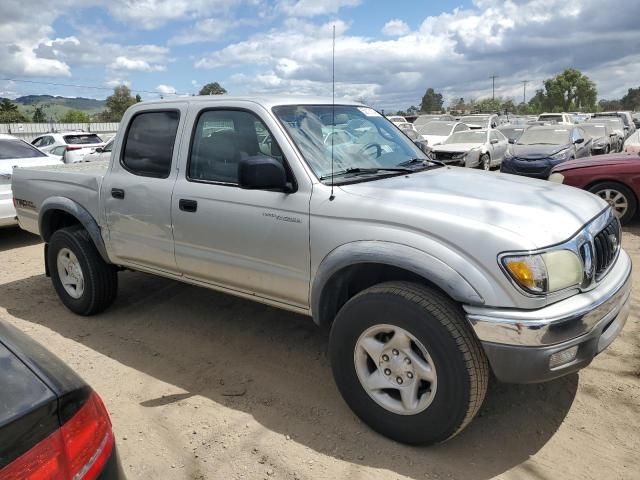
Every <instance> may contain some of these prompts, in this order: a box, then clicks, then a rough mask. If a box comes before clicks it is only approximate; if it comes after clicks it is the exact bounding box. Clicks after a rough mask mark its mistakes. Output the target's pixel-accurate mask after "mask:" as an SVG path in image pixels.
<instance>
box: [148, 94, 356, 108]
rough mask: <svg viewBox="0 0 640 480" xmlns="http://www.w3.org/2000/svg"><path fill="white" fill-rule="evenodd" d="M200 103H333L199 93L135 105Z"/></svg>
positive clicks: (338, 101)
mask: <svg viewBox="0 0 640 480" xmlns="http://www.w3.org/2000/svg"><path fill="white" fill-rule="evenodd" d="M176 102H187V103H200V102H206V103H209V102H212V103H213V102H215V103H230V102H253V103H257V104H259V105H262V106H264V107H267V108H271V107H275V106H277V105H331V104H332V103H333V101H332V99H331V97H317V96H307V95H247V96H244V95H243V96H234V95H199V96H196V97H188V96H184V97H175V96H174V97H171V98H165V99H163V100H150V101H146V102H142V103H139V104H137V105H153V104H158V103H176ZM335 104H336V105H362V103H358V102H354V101H353V100H345V99H338V98H336V101H335Z"/></svg>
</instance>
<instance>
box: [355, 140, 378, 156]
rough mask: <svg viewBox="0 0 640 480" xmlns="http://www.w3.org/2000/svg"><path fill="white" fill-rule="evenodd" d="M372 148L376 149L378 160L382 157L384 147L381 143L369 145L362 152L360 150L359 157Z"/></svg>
mask: <svg viewBox="0 0 640 480" xmlns="http://www.w3.org/2000/svg"><path fill="white" fill-rule="evenodd" d="M370 148H375V149H376V158H379V157H380V156H382V147H381V146H380V144H379V143H367V144H366V145H365V146H363V147H362V148H361V149H360V150H358V155H360V154H361V153H364V152H366V151H367V150H369V149H370Z"/></svg>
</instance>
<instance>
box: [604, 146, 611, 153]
mask: <svg viewBox="0 0 640 480" xmlns="http://www.w3.org/2000/svg"><path fill="white" fill-rule="evenodd" d="M610 151H611V149H610V148H609V145H607V146H606V147H604V154H605V155H607V154H608V153H609V152H610Z"/></svg>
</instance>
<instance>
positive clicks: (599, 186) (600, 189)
mask: <svg viewBox="0 0 640 480" xmlns="http://www.w3.org/2000/svg"><path fill="white" fill-rule="evenodd" d="M549 180H551V181H552V182H558V183H564V184H565V185H571V186H573V187H578V188H582V189H584V190H589V191H590V192H592V193H595V194H596V195H599V196H600V197H602V198H603V199H605V200H606V201H607V202H609V204H610V205H611V206H612V207H613V209H614V211H615V213H616V215H617V216H618V218H619V219H620V222H621V223H625V222H628V221H629V220H630V219H631V218H632V217H633V216H634V215H635V213H636V209H637V207H638V198H640V156H639V155H635V154H627V153H614V154H610V155H599V156H597V157H588V158H579V159H576V160H569V161H568V162H563V163H561V164H559V165H557V166H556V167H554V168H553V170H551V174H550V175H549Z"/></svg>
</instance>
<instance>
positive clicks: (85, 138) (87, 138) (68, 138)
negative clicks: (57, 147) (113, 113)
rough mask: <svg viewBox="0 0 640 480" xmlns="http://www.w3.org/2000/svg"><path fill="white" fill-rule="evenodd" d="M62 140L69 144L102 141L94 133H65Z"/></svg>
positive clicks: (87, 143) (88, 143)
mask: <svg viewBox="0 0 640 480" xmlns="http://www.w3.org/2000/svg"><path fill="white" fill-rule="evenodd" d="M64 141H65V143H67V144H69V145H90V144H94V143H102V139H101V138H100V137H99V136H98V135H96V134H95V133H85V134H81V135H65V136H64Z"/></svg>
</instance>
